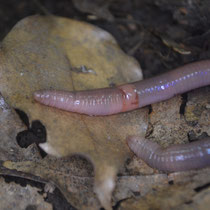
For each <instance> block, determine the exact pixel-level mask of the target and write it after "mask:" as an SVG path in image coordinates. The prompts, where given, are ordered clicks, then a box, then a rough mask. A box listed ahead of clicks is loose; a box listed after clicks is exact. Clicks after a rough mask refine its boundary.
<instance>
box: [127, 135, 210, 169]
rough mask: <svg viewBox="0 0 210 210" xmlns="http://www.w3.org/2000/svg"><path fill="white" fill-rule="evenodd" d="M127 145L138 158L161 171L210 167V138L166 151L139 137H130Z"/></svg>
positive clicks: (170, 147) (168, 148) (169, 148)
mask: <svg viewBox="0 0 210 210" xmlns="http://www.w3.org/2000/svg"><path fill="white" fill-rule="evenodd" d="M127 144H128V146H129V148H130V149H131V150H132V151H133V152H134V153H135V154H136V155H137V157H139V158H141V159H142V160H144V161H145V162H146V163H147V164H148V165H149V166H150V167H152V168H156V169H158V170H160V171H164V172H175V171H187V170H192V169H200V168H204V167H207V166H210V137H207V138H204V139H202V140H199V141H195V142H192V143H188V144H179V145H172V146H169V147H167V148H165V149H164V148H161V147H160V146H159V145H158V144H157V143H155V142H152V141H151V140H147V139H144V138H141V137H137V136H130V137H128V138H127Z"/></svg>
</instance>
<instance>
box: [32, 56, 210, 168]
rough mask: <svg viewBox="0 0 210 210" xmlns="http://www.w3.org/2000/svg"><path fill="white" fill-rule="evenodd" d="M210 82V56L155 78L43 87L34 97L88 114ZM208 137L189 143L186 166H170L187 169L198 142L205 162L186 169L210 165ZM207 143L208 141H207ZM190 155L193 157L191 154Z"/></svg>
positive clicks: (128, 107)
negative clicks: (98, 85) (111, 85)
mask: <svg viewBox="0 0 210 210" xmlns="http://www.w3.org/2000/svg"><path fill="white" fill-rule="evenodd" d="M209 84H210V60H204V61H199V62H195V63H191V64H187V65H184V66H182V67H179V68H176V69H174V70H172V71H170V72H167V73H165V74H162V75H160V76H156V77H153V78H149V79H145V80H142V81H138V82H134V83H130V84H125V85H120V86H118V87H114V88H101V89H96V90H87V91H77V92H74V91H72V92H68V91H58V90H41V91H36V92H35V93H34V98H35V100H37V101H38V102H40V103H42V104H45V105H48V106H52V107H56V108H59V109H63V110H66V111H70V112H78V113H83V114H87V115H111V114H116V113H120V112H126V111H130V110H133V109H137V108H140V107H143V106H146V105H149V104H152V103H156V102H159V101H163V100H166V99H169V98H171V97H173V96H174V95H177V94H181V93H184V92H187V91H189V90H192V89H195V88H198V87H202V86H206V85H209ZM209 141H210V139H208V140H205V142H208V146H207V147H205V148H204V146H202V145H203V141H198V142H196V144H192V143H190V144H187V147H188V155H189V159H186V158H184V160H183V163H182V164H183V167H182V166H180V167H178V168H176V166H175V167H174V168H173V167H171V168H172V169H173V171H177V170H184V165H185V162H186V165H187V164H188V162H189V161H190V160H191V161H194V159H195V155H194V152H195V151H194V148H195V145H196V147H201V150H202V151H203V153H202V154H203V162H202V161H194V163H193V164H190V165H191V167H189V166H186V167H185V168H186V170H189V169H193V168H201V167H200V166H202V167H204V166H208V165H210V152H209V150H210V146H209V145H210V144H209ZM129 142H130V143H129V146H130V148H131V149H132V150H133V146H132V145H134V144H135V145H140V144H137V143H136V140H135V141H132V140H130V141H129ZM150 143H151V142H150ZM150 143H148V144H146V145H148V147H147V148H150V146H149V145H150ZM151 145H152V144H151ZM204 145H206V143H205V144H204ZM182 148H186V146H185V145H179V146H176V149H175V150H176V151H177V152H178V153H179V154H181V153H182ZM151 149H152V146H151ZM191 149H192V150H191ZM171 150H174V149H173V147H172V149H168V150H166V151H165V156H166V157H167V155H166V154H169V155H172V152H169V153H167V152H168V151H171ZM204 150H206V152H204ZM190 151H191V152H190ZM134 152H136V153H137V154H138V156H139V157H141V155H140V154H139V152H137V151H135V150H134ZM196 152H198V149H197V150H196ZM165 156H164V158H165ZM190 156H192V157H191V158H190ZM201 156H202V155H201ZM201 156H200V157H201ZM145 157H147V156H145ZM174 157H176V156H174ZM179 157H180V156H177V158H179ZM200 157H199V158H200ZM164 158H162V159H163V160H164V161H162V162H163V164H164V162H165V161H166V159H164ZM145 161H146V162H148V164H149V165H152V166H153V167H155V168H159V166H158V164H159V165H160V170H165V169H164V168H162V165H163V164H162V163H158V161H156V160H154V163H155V164H156V166H155V165H153V164H150V162H151V161H150V160H149V156H148V158H145ZM160 161H161V159H160ZM201 162H202V164H201ZM171 164H172V163H171ZM171 168H170V169H169V171H171ZM167 170H168V169H166V171H167Z"/></svg>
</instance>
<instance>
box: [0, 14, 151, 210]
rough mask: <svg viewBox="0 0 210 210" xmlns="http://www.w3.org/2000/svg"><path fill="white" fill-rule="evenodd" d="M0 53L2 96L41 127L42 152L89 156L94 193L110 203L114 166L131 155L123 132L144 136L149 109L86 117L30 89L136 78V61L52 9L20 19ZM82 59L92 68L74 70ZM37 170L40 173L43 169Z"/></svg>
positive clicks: (106, 83)
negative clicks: (55, 14) (39, 99)
mask: <svg viewBox="0 0 210 210" xmlns="http://www.w3.org/2000/svg"><path fill="white" fill-rule="evenodd" d="M0 58H1V59H0V74H1V77H0V90H1V93H2V95H3V96H4V97H5V99H6V101H7V102H8V103H9V105H10V106H12V107H14V108H18V109H20V110H23V111H24V112H25V113H26V114H27V115H28V116H29V119H30V121H33V120H40V121H41V122H42V123H43V124H44V125H45V126H46V130H47V143H46V144H44V145H42V146H43V148H44V149H45V151H47V152H48V153H50V154H53V155H57V156H60V157H62V156H69V155H72V154H81V155H83V156H85V157H87V158H88V159H89V160H91V162H92V163H93V165H94V168H95V192H96V193H97V195H98V197H99V199H100V201H101V203H102V205H103V206H104V207H106V208H107V209H108V208H110V199H111V193H112V191H113V189H114V186H115V181H114V179H115V176H116V173H117V171H118V169H119V168H121V166H122V165H123V163H124V161H125V160H126V159H127V158H128V157H129V155H130V152H129V150H128V148H127V145H126V144H125V137H126V136H127V135H131V134H136V135H140V134H141V135H144V133H145V132H146V129H147V109H141V110H137V111H133V112H130V113H123V114H119V115H113V116H109V117H89V116H84V115H79V114H75V113H67V112H64V111H60V110H56V109H54V108H49V107H46V106H43V105H40V104H38V103H36V102H35V101H34V100H33V97H32V94H33V92H34V91H36V90H39V89H52V88H53V89H63V90H83V89H92V88H99V87H107V86H109V85H111V84H122V83H126V82H132V81H135V80H140V79H141V78H142V73H141V70H140V68H139V65H138V64H137V63H136V61H135V60H134V59H133V58H131V57H128V56H127V55H125V54H124V53H123V52H122V51H121V50H120V49H119V47H118V45H117V43H116V41H115V40H114V39H113V37H112V36H110V35H109V34H108V33H107V32H105V31H103V30H101V29H99V28H96V27H94V26H92V25H89V24H87V23H83V22H79V21H74V20H70V19H65V18H59V17H53V16H51V17H41V16H32V17H29V18H26V19H24V20H22V21H20V22H19V23H18V24H17V25H16V26H15V27H14V28H13V29H12V31H11V32H10V33H9V34H8V35H7V37H6V38H5V39H4V41H3V43H2V45H1V50H0ZM80 66H86V67H87V69H92V70H94V72H95V74H91V73H90V74H88V73H81V71H78V73H77V72H75V69H77V68H79V67H80ZM72 69H74V71H73V70H72ZM29 172H31V173H33V170H32V169H31V171H30V170H29ZM39 175H40V176H42V177H43V178H44V177H45V173H43V174H42V171H40V174H39ZM51 177H52V176H51ZM51 177H48V178H51ZM62 187H63V186H60V188H61V189H62Z"/></svg>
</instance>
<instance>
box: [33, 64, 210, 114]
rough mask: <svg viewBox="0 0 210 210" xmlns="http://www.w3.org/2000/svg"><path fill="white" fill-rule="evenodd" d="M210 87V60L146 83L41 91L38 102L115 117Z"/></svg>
mask: <svg viewBox="0 0 210 210" xmlns="http://www.w3.org/2000/svg"><path fill="white" fill-rule="evenodd" d="M209 84H210V60H204V61H199V62H195V63H191V64H187V65H184V66H182V67H179V68H177V69H174V70H172V71H170V72H167V73H165V74H162V75H160V76H156V77H153V78H149V79H145V80H142V81H138V82H134V83H130V84H125V85H120V86H117V87H114V88H101V89H95V90H86V91H77V92H75V91H70V92H68V91H58V90H41V91H36V92H35V93H34V98H35V100H36V101H38V102H40V103H42V104H45V105H48V106H52V107H56V108H59V109H63V110H66V111H70V112H78V113H83V114H87V115H111V114H116V113H120V112H126V111H130V110H133V109H137V108H140V107H143V106H146V105H149V104H152V103H155V102H159V101H162V100H166V99H169V98H171V97H173V96H174V95H177V94H181V93H184V92H187V91H189V90H192V89H195V88H198V87H202V86H206V85H209Z"/></svg>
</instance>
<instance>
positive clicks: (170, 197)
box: [119, 169, 210, 210]
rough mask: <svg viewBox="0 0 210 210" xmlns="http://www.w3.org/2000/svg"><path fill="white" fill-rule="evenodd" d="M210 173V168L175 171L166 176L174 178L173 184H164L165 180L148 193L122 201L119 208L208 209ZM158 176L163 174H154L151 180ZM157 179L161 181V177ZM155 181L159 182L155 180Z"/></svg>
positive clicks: (209, 202) (166, 179)
mask: <svg viewBox="0 0 210 210" xmlns="http://www.w3.org/2000/svg"><path fill="white" fill-rule="evenodd" d="M209 173H210V170H209V169H203V170H200V171H199V172H198V171H190V172H182V173H173V174H171V175H169V176H168V177H167V176H166V177H165V181H166V182H167V181H172V180H173V182H172V184H169V185H167V184H166V183H165V184H164V183H163V182H162V183H161V182H160V183H159V184H158V185H156V186H155V185H153V188H152V189H151V190H150V191H149V192H147V193H146V194H144V193H143V195H144V196H141V197H140V198H135V199H134V198H130V199H127V200H125V201H124V202H122V203H121V204H120V206H119V209H120V210H124V209H126V210H130V209H132V210H133V209H135V210H137V209H142V210H148V209H166V210H169V209H179V210H186V209H202V210H207V209H209V204H210V200H209V196H210V190H209V188H208V185H209V184H208V183H209V181H210V176H209ZM158 177H159V178H160V177H161V175H158V176H157V175H152V176H150V178H151V179H150V180H153V179H155V178H158ZM162 178H163V177H162ZM157 180H158V181H160V179H157ZM155 183H157V182H156V181H155ZM149 184H150V182H149ZM153 184H154V183H153ZM151 185H152V184H151ZM202 185H203V186H202ZM131 186H132V185H131ZM200 186H202V187H200ZM205 186H206V187H205ZM137 187H139V188H140V189H139V190H140V192H141V186H140V184H139V186H137ZM200 188H201V189H200ZM202 188H203V189H202ZM133 189H135V188H133ZM143 189H144V188H143ZM199 189H200V190H199ZM139 190H138V192H139ZM134 192H135V191H134Z"/></svg>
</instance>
